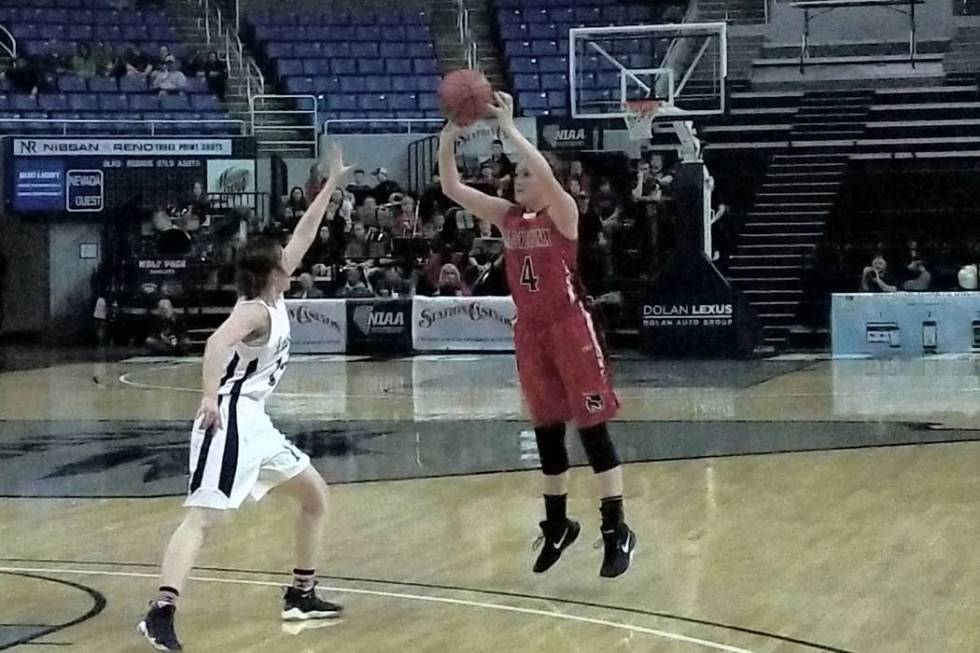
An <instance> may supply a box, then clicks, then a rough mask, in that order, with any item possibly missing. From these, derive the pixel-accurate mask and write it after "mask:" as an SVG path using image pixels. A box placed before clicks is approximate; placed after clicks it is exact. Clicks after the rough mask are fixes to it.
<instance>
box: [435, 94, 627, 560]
mask: <svg viewBox="0 0 980 653" xmlns="http://www.w3.org/2000/svg"><path fill="white" fill-rule="evenodd" d="M489 110H490V111H492V112H493V114H494V115H495V116H496V117H497V121H498V124H499V126H500V132H501V136H503V137H505V138H507V139H509V140H510V141H511V142H512V143H513V144H514V146H515V147H516V148H517V150H518V152H519V153H520V155H522V158H523V161H521V162H520V163H519V164H518V165H517V171H516V176H515V178H514V197H515V199H516V201H517V203H516V204H514V203H511V202H509V201H508V200H505V199H503V198H500V197H494V196H491V195H487V194H485V193H482V192H480V191H478V190H476V189H474V188H470V187H468V186H465V185H463V183H462V182H461V181H460V177H459V172H458V171H457V169H456V158H455V143H456V140H457V138H458V136H459V134H460V129H461V128H460V127H459V126H457V125H454V124H453V123H448V124H447V125H446V128H445V129H444V130H443V132H442V137H441V139H440V143H439V179H440V180H441V184H442V191H443V193H445V194H446V196H448V197H449V198H451V199H452V200H454V201H456V202H457V203H459V204H460V205H461V206H462V207H463V208H465V209H467V210H468V211H470V212H471V213H473V214H475V215H477V216H479V217H480V218H483V219H484V220H487V221H489V222H490V223H492V224H494V225H495V226H496V227H497V228H498V229H500V231H501V232H502V233H503V234H504V242H505V245H506V250H505V252H506V253H505V262H506V268H507V280H508V282H509V284H510V291H511V294H512V295H513V297H514V303H515V304H516V305H517V323H516V325H515V327H514V343H515V349H516V354H517V369H518V375H519V376H520V381H521V387H522V389H523V391H524V397H525V399H526V401H527V404H528V408H529V410H530V413H531V419H532V422H533V424H534V433H535V436H536V439H537V442H538V452H539V454H540V456H541V471H542V472H543V473H544V504H545V514H546V517H545V521H543V522H541V531H542V537H541V538H540V539H541V540H542V541H543V544H544V546H543V547H542V549H541V552H540V554H539V555H538V558H537V560H536V561H535V564H534V571H535V573H542V572H544V571H547V570H548V569H549V568H550V567H551V566H552V565H554V564H555V563H556V562H557V561H558V559H559V558H560V557H561V554H562V552H563V551H564V550H565V549H566V548H567V547H568V546H569V545H570V544H572V542H574V541H575V539H576V538H577V537H578V534H579V530H580V527H579V524H578V523H577V522H575V521H573V520H571V519H569V518H568V516H567V513H566V508H565V506H566V499H567V493H568V466H569V465H568V451H567V449H566V446H565V423H566V422H568V421H570V420H574V422H575V425H576V427H577V428H578V431H579V434H580V436H581V438H582V445H583V447H584V448H585V452H586V454H587V456H588V459H589V464H590V465H591V466H592V469H593V471H594V472H595V473H596V475H597V478H598V480H599V485H600V490H601V494H602V503H601V506H600V512H601V515H602V527H601V530H602V538H603V541H604V543H605V555H604V556H603V561H602V567H601V569H600V571H599V573H600V575H601V576H603V577H606V578H615V577H616V576H619V575H621V574H623V573H624V572H626V570H627V569H629V566H630V562H631V560H632V557H633V551H634V549H635V547H636V535H635V533H633V531H632V530H630V528H629V526H627V525H626V523H625V522H624V521H623V472H622V467H621V466H620V462H619V457H618V455H617V453H616V449H615V447H614V446H613V443H612V441H611V440H610V438H609V432H608V430H607V428H606V422H608V421H609V420H610V419H611V418H612V417H614V416H615V414H616V411H617V410H618V408H619V401H618V400H617V398H616V394H615V393H614V392H613V389H612V385H611V383H610V380H609V373H608V370H607V367H606V360H605V357H604V354H603V351H602V348H601V347H600V344H599V339H598V337H597V335H596V330H595V326H594V324H593V322H592V317H591V315H590V314H589V312H588V310H586V308H585V306H584V304H583V303H582V299H583V295H582V292H581V290H580V285H579V283H578V278H577V275H576V258H577V256H576V255H577V252H578V219H579V214H578V206H577V205H576V203H575V200H574V198H572V196H571V195H569V194H568V193H567V192H565V189H563V188H562V186H561V184H560V183H559V182H558V180H557V179H556V178H555V175H554V172H553V171H552V169H551V166H550V164H549V163H548V161H547V160H546V159H545V158H544V156H542V154H541V153H540V152H539V151H538V150H537V149H536V148H535V147H534V146H533V145H532V144H531V143H530V142H529V141H528V140H527V139H526V138H524V136H523V135H522V134H521V133H520V132H519V131H518V130H517V128H516V127H515V125H514V101H513V99H512V98H511V97H510V96H509V95H507V94H506V93H497V94H496V96H495V102H494V104H493V105H491V106H490V107H489Z"/></svg>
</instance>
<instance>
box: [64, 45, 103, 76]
mask: <svg viewBox="0 0 980 653" xmlns="http://www.w3.org/2000/svg"><path fill="white" fill-rule="evenodd" d="M99 70H100V69H99V62H98V61H97V60H96V58H95V56H94V55H93V54H92V48H91V47H89V44H88V43H79V44H78V45H77V46H75V56H73V57H72V58H71V71H72V72H73V73H75V74H76V75H78V76H79V77H86V78H88V77H95V76H96V75H98V74H99Z"/></svg>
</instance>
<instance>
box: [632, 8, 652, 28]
mask: <svg viewBox="0 0 980 653" xmlns="http://www.w3.org/2000/svg"><path fill="white" fill-rule="evenodd" d="M626 19H627V20H628V21H629V22H630V23H641V24H642V23H649V22H650V21H652V20H653V7H648V6H645V5H631V6H630V7H629V8H628V9H627V12H626Z"/></svg>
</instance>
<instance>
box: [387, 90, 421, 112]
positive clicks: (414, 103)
mask: <svg viewBox="0 0 980 653" xmlns="http://www.w3.org/2000/svg"><path fill="white" fill-rule="evenodd" d="M418 106H419V98H418V96H417V95H415V94H414V93H396V94H393V95H389V96H388V108H389V109H390V110H393V111H414V110H415V109H417V108H418Z"/></svg>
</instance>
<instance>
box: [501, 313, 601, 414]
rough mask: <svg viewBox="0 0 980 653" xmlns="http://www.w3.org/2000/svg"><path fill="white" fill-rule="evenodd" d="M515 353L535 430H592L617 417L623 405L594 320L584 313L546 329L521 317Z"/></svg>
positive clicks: (517, 330) (570, 314)
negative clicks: (556, 427) (554, 426)
mask: <svg viewBox="0 0 980 653" xmlns="http://www.w3.org/2000/svg"><path fill="white" fill-rule="evenodd" d="M514 347H515V353H516V355H517V373H518V376H519V377H520V380H521V389H522V390H523V391H524V399H525V400H526V401H527V405H528V410H529V411H530V413H531V422H532V423H533V424H534V426H549V425H552V424H563V423H565V422H568V421H569V420H574V421H575V425H576V426H577V427H578V428H588V427H590V426H595V425H596V424H601V423H602V422H607V421H609V420H610V419H612V418H613V417H615V416H616V413H617V411H618V410H619V399H617V397H616V393H615V392H614V391H613V388H612V382H611V380H610V377H609V369H608V364H607V361H606V357H605V354H604V353H603V351H602V347H601V346H600V344H599V337H598V334H597V333H596V329H595V324H594V323H593V321H592V316H591V315H590V314H589V313H588V311H586V310H585V308H584V307H578V308H573V309H571V310H569V311H568V312H567V313H565V314H564V315H562V316H561V317H559V318H557V319H555V320H553V321H552V322H548V323H545V324H530V323H524V322H521V320H520V319H519V316H518V320H517V324H516V325H515V327H514Z"/></svg>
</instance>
